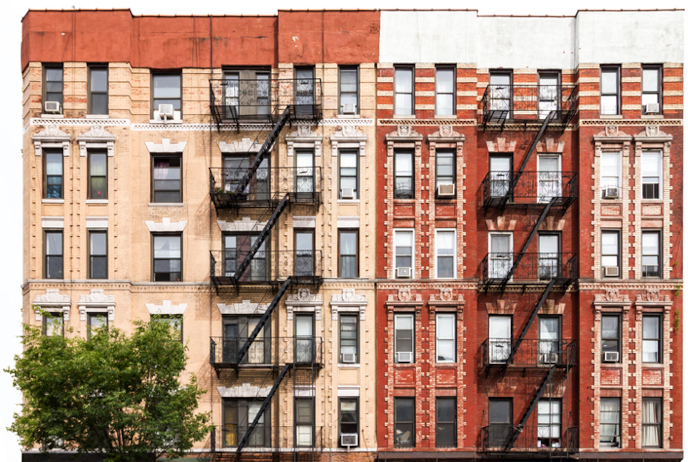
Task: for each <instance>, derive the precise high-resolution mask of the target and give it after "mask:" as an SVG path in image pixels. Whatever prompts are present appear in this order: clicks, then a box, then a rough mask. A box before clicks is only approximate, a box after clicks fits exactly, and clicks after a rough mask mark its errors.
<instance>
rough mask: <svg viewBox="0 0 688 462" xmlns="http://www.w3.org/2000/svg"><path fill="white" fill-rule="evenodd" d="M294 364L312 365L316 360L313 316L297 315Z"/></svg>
mask: <svg viewBox="0 0 688 462" xmlns="http://www.w3.org/2000/svg"><path fill="white" fill-rule="evenodd" d="M294 318H295V322H294V334H295V337H296V338H295V340H294V341H295V342H296V345H295V346H294V355H295V358H294V362H296V363H301V364H312V363H313V362H314V361H315V360H316V359H317V358H316V350H315V338H313V315H312V314H297V315H296V316H294Z"/></svg>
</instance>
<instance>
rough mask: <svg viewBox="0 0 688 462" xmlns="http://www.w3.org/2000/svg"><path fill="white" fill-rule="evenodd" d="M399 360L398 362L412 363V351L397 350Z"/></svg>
mask: <svg viewBox="0 0 688 462" xmlns="http://www.w3.org/2000/svg"><path fill="white" fill-rule="evenodd" d="M397 362H398V363H410V362H411V352H410V351H397Z"/></svg>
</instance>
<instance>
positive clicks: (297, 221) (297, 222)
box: [292, 216, 315, 228]
mask: <svg viewBox="0 0 688 462" xmlns="http://www.w3.org/2000/svg"><path fill="white" fill-rule="evenodd" d="M292 221H293V224H294V228H315V216H294V217H293V218H292Z"/></svg>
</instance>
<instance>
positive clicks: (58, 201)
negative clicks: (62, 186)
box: [41, 199, 64, 204]
mask: <svg viewBox="0 0 688 462" xmlns="http://www.w3.org/2000/svg"><path fill="white" fill-rule="evenodd" d="M41 202H42V203H44V204H64V199H43V200H42V201H41Z"/></svg>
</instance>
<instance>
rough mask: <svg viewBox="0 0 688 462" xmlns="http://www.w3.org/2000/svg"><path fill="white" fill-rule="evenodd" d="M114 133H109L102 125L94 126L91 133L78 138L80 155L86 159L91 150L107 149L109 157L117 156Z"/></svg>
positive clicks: (88, 132)
mask: <svg viewBox="0 0 688 462" xmlns="http://www.w3.org/2000/svg"><path fill="white" fill-rule="evenodd" d="M116 139H117V138H116V137H115V135H113V134H112V133H109V132H107V131H106V130H105V129H104V128H103V126H102V125H93V126H92V127H91V129H90V130H89V131H87V132H86V133H82V134H81V135H79V136H78V138H77V140H78V141H79V154H80V155H81V157H86V155H87V153H88V150H89V149H107V155H108V157H113V156H114V155H115V140H116Z"/></svg>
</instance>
